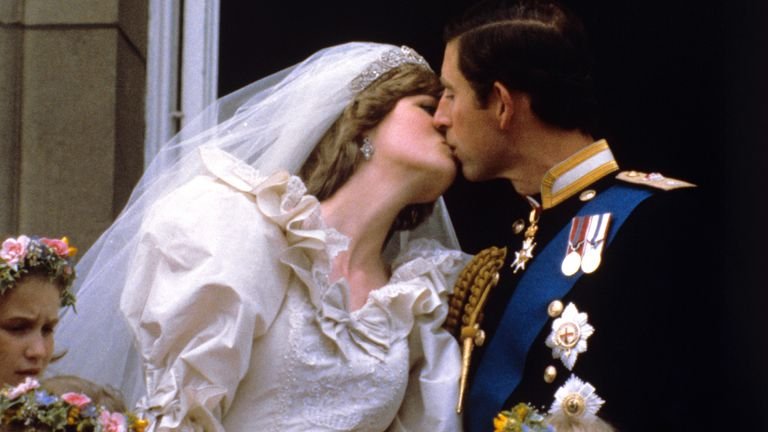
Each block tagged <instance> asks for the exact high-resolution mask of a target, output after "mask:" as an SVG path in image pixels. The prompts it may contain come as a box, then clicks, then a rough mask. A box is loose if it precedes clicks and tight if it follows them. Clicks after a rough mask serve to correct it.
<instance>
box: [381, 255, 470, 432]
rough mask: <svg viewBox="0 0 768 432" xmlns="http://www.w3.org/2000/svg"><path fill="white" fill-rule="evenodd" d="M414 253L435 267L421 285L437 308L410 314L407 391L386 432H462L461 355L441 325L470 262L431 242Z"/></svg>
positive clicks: (429, 305) (425, 304)
mask: <svg viewBox="0 0 768 432" xmlns="http://www.w3.org/2000/svg"><path fill="white" fill-rule="evenodd" d="M415 249H416V250H415V252H413V251H412V252H411V253H412V254H415V256H422V257H424V258H426V261H429V262H431V263H432V265H434V268H432V269H431V271H429V272H425V275H426V277H424V278H423V279H422V280H423V281H424V283H425V284H426V285H428V286H431V287H432V288H431V289H432V290H433V292H434V293H435V295H436V296H438V297H439V298H438V299H437V300H436V302H435V303H431V302H420V303H417V306H416V307H415V309H414V314H415V322H414V326H413V329H412V331H411V333H410V335H409V338H408V344H409V347H410V365H411V369H410V374H409V377H408V387H407V388H406V392H405V397H404V399H403V402H402V405H401V406H400V410H399V411H398V414H397V417H396V418H395V421H394V422H393V423H392V425H391V426H390V428H389V432H395V431H397V432H405V431H408V432H418V431H431V432H461V430H462V424H461V423H462V421H461V416H460V415H459V414H457V413H456V402H457V400H458V392H459V375H460V373H461V353H460V349H459V345H458V343H457V342H456V339H454V337H453V336H452V335H451V334H450V333H448V331H446V330H445V329H443V327H442V325H443V323H444V322H445V317H446V315H447V313H448V294H449V293H450V292H451V291H452V289H453V285H454V283H455V282H456V278H457V277H458V275H459V272H460V271H461V269H462V268H463V267H464V266H465V265H466V264H467V263H468V262H469V260H470V258H471V257H470V256H469V255H467V254H464V253H461V252H458V251H453V250H450V249H444V248H442V247H440V246H439V245H435V244H434V243H433V242H429V241H427V242H423V243H419V246H418V247H416V248H415Z"/></svg>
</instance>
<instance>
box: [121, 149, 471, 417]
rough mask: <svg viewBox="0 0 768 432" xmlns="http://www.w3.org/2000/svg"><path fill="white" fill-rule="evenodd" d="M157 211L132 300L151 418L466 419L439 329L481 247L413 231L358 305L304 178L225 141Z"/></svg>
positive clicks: (456, 361) (450, 349)
mask: <svg viewBox="0 0 768 432" xmlns="http://www.w3.org/2000/svg"><path fill="white" fill-rule="evenodd" d="M201 155H202V157H203V160H204V163H205V165H206V167H207V168H208V170H209V171H210V173H209V174H207V175H200V176H198V177H196V178H194V179H193V180H192V181H190V182H189V183H187V184H186V185H184V186H182V187H181V188H179V189H177V190H175V191H173V192H171V193H170V194H169V195H168V196H166V197H165V198H164V199H162V200H160V201H159V202H158V203H157V204H156V205H155V207H154V208H152V209H151V210H150V211H149V212H148V216H147V218H146V219H145V221H144V223H143V227H142V231H141V237H140V244H139V247H138V250H137V253H136V255H135V257H134V260H133V264H132V268H133V269H134V271H133V272H132V274H131V275H130V276H129V279H128V282H127V285H126V288H125V290H124V293H123V296H122V300H121V309H122V311H123V313H124V314H125V316H126V317H127V319H128V322H129V326H130V327H131V329H132V330H133V332H134V334H135V336H136V338H137V341H138V350H139V352H140V355H141V357H142V358H143V360H144V364H145V370H146V382H147V396H146V398H145V399H144V400H143V401H142V404H143V405H144V406H146V407H158V408H157V409H156V410H155V412H156V413H157V414H160V415H162V417H161V419H160V420H159V421H158V422H155V424H154V425H153V430H162V431H170V430H206V431H224V430H226V431H229V432H235V431H249V432H250V431H281V432H284V431H384V430H409V431H458V430H460V428H461V426H460V423H461V422H460V419H459V417H458V416H457V415H456V414H455V412H454V409H455V403H456V395H457V392H458V380H459V373H460V367H461V359H460V352H459V347H458V345H457V343H456V342H455V340H454V339H453V338H452V337H451V336H450V335H449V334H448V333H446V332H445V331H443V330H442V329H441V324H442V322H443V320H444V318H445V315H446V313H447V303H446V301H447V296H448V294H449V292H450V289H451V287H452V286H453V282H454V280H455V278H456V276H457V275H458V272H459V271H460V270H461V268H462V267H463V265H464V264H466V262H467V260H468V256H467V255H465V254H463V253H462V252H459V251H455V250H448V249H445V248H442V247H441V246H440V245H439V243H437V242H435V241H430V240H424V239H421V240H416V241H413V242H411V243H409V244H408V245H407V246H406V247H405V248H403V250H402V252H401V253H400V254H399V255H398V256H397V258H396V259H395V261H394V263H393V265H392V270H393V272H392V278H391V280H390V281H389V283H388V284H387V285H386V286H384V287H382V288H380V289H377V290H375V291H373V292H372V293H371V294H370V295H369V298H368V301H367V303H366V304H365V305H364V306H363V307H362V308H361V309H359V310H356V311H354V312H352V313H350V312H348V310H347V307H346V304H347V297H348V293H349V291H348V287H347V286H346V285H345V283H344V282H343V281H340V282H336V283H329V281H328V279H327V275H328V273H329V268H330V262H331V260H332V258H333V256H335V254H337V253H338V252H339V251H342V250H344V248H345V247H346V243H347V239H346V238H345V237H344V236H343V235H341V234H340V233H338V232H336V231H335V230H333V229H329V228H326V227H325V226H324V224H323V221H322V219H321V215H320V207H319V203H318V201H317V200H316V199H315V198H314V197H312V196H309V195H306V194H305V187H304V185H303V183H302V182H301V180H300V179H299V178H298V177H295V176H290V175H289V174H287V173H276V174H274V175H271V176H268V177H266V176H262V175H261V174H260V173H259V172H257V171H256V170H255V169H253V168H251V167H250V166H248V165H245V164H243V163H241V162H240V161H238V160H236V159H235V158H233V157H231V156H229V155H228V154H226V153H223V152H221V151H217V150H203V151H201Z"/></svg>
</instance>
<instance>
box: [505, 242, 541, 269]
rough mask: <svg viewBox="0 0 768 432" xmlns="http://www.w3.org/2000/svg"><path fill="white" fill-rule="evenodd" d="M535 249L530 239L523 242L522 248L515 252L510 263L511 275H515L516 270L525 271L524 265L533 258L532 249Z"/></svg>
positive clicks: (534, 244)
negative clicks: (513, 258)
mask: <svg viewBox="0 0 768 432" xmlns="http://www.w3.org/2000/svg"><path fill="white" fill-rule="evenodd" d="M534 247H536V243H534V242H533V239H532V238H527V239H525V240H523V247H522V248H521V249H520V250H519V251H517V252H515V261H513V262H512V264H511V265H510V267H512V273H517V271H518V270H525V264H526V263H527V262H528V261H530V260H531V259H532V258H533V248H534Z"/></svg>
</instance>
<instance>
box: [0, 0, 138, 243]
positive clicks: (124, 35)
mask: <svg viewBox="0 0 768 432" xmlns="http://www.w3.org/2000/svg"><path fill="white" fill-rule="evenodd" d="M147 10H148V0H67V1H50V0H2V1H0V197H2V200H0V232H2V233H9V234H14V233H29V234H39V235H48V236H62V235H68V236H69V237H70V238H71V239H72V241H73V243H75V244H77V245H78V246H79V247H81V249H82V250H84V249H85V248H87V247H88V246H90V245H91V244H92V243H93V241H95V240H96V238H97V237H98V236H99V234H100V233H101V232H102V231H103V230H104V229H105V228H107V227H108V226H109V224H110V223H111V222H112V220H113V219H114V217H115V216H116V214H117V212H119V210H120V208H121V207H122V205H123V204H124V203H125V201H126V200H127V197H128V194H129V193H130V190H131V188H132V186H133V184H134V183H135V182H136V180H137V179H138V177H139V175H140V173H141V170H142V166H143V146H144V129H145V128H144V100H145V93H146V85H145V82H146V63H147V62H146V53H147V34H146V29H147V23H148V16H147Z"/></svg>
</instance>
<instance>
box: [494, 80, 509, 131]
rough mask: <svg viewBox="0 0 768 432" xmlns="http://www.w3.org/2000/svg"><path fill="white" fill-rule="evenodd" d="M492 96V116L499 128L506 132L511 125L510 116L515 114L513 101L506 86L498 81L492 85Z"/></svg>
mask: <svg viewBox="0 0 768 432" xmlns="http://www.w3.org/2000/svg"><path fill="white" fill-rule="evenodd" d="M492 95H493V96H492V97H493V100H492V103H493V105H494V106H493V109H494V114H495V115H496V119H497V121H498V125H499V128H500V129H502V130H506V129H507V128H508V127H509V125H510V124H512V116H513V115H514V114H515V99H514V98H513V97H512V94H511V93H510V91H509V89H508V88H507V86H505V85H504V84H502V83H500V82H499V81H495V82H494V83H493V91H492Z"/></svg>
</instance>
